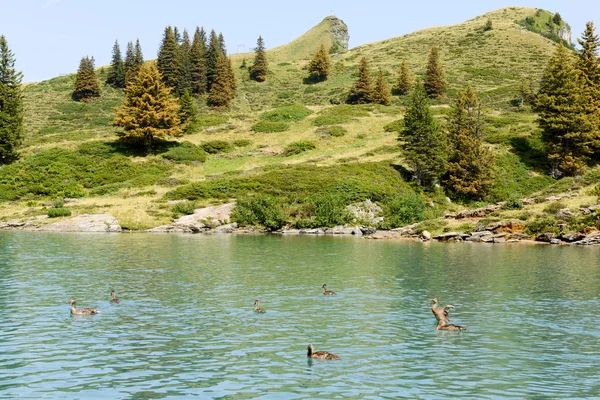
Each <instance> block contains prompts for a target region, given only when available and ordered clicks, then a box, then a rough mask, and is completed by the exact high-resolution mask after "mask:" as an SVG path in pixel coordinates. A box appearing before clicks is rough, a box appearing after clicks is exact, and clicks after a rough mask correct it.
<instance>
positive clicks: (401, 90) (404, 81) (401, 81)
mask: <svg viewBox="0 0 600 400" xmlns="http://www.w3.org/2000/svg"><path fill="white" fill-rule="evenodd" d="M412 84H413V78H412V75H411V74H410V71H409V70H408V64H407V63H406V59H405V58H403V59H402V62H401V63H400V71H399V72H398V82H397V83H396V87H395V88H394V90H395V91H396V92H397V93H398V94H400V95H405V94H408V93H409V92H410V89H411V88H412Z"/></svg>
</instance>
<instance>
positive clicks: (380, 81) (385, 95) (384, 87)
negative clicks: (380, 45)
mask: <svg viewBox="0 0 600 400" xmlns="http://www.w3.org/2000/svg"><path fill="white" fill-rule="evenodd" d="M391 99H392V92H391V91H390V87H389V85H388V83H387V79H386V78H385V75H384V74H383V71H382V70H381V69H380V70H379V74H378V76H377V82H376V83H375V89H374V90H373V96H372V98H371V100H372V101H373V103H375V104H383V105H384V106H389V105H390V102H391Z"/></svg>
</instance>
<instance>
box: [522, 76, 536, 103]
mask: <svg viewBox="0 0 600 400" xmlns="http://www.w3.org/2000/svg"><path fill="white" fill-rule="evenodd" d="M519 96H520V105H521V107H523V106H525V105H531V104H532V103H533V101H534V99H535V87H534V85H533V80H532V79H531V78H530V77H524V78H521V82H520V84H519Z"/></svg>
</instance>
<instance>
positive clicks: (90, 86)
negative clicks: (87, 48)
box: [73, 57, 101, 102]
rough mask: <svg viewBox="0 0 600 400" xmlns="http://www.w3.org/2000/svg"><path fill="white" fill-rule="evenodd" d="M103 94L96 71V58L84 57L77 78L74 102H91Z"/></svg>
mask: <svg viewBox="0 0 600 400" xmlns="http://www.w3.org/2000/svg"><path fill="white" fill-rule="evenodd" d="M100 94H101V90H100V83H99V82H98V78H97V77H96V71H94V57H92V58H89V57H83V58H82V59H81V61H80V62H79V69H78V70H77V75H76V76H75V90H74V91H73V100H75V101H83V102H89V101H92V100H94V98H96V97H99V96H100Z"/></svg>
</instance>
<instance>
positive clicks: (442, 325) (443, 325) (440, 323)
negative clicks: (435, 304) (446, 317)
mask: <svg viewBox="0 0 600 400" xmlns="http://www.w3.org/2000/svg"><path fill="white" fill-rule="evenodd" d="M435 329H437V330H438V331H454V332H458V331H464V330H466V329H467V327H466V326H462V325H454V324H447V323H446V322H444V321H442V320H440V321H438V324H437V327H436V328H435Z"/></svg>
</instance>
